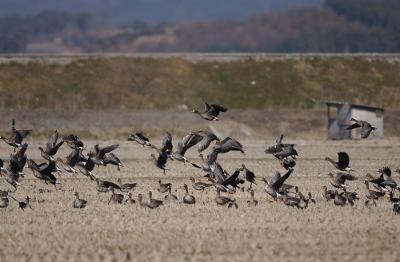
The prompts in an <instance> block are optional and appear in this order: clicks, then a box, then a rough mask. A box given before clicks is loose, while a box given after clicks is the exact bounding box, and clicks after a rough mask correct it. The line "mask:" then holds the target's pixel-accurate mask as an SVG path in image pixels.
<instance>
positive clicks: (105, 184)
mask: <svg viewBox="0 0 400 262" xmlns="http://www.w3.org/2000/svg"><path fill="white" fill-rule="evenodd" d="M95 181H96V183H97V191H98V192H101V193H105V192H108V191H109V190H110V188H114V189H117V190H121V187H120V186H119V185H117V184H115V183H113V182H110V181H106V180H100V179H98V178H95Z"/></svg>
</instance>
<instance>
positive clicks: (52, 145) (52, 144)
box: [39, 130, 64, 161]
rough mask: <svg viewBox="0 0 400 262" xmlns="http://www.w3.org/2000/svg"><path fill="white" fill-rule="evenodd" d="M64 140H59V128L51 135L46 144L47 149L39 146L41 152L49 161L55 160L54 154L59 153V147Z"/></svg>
mask: <svg viewBox="0 0 400 262" xmlns="http://www.w3.org/2000/svg"><path fill="white" fill-rule="evenodd" d="M63 143H64V141H60V142H58V132H57V130H55V131H54V133H53V134H52V135H51V136H50V138H49V140H48V141H47V144H46V149H43V147H39V150H40V153H41V155H42V157H43V158H44V159H46V160H47V161H54V156H55V154H57V151H58V149H59V148H60V147H61V146H62V144H63Z"/></svg>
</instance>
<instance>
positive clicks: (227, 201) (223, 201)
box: [215, 189, 238, 208]
mask: <svg viewBox="0 0 400 262" xmlns="http://www.w3.org/2000/svg"><path fill="white" fill-rule="evenodd" d="M215 202H216V203H217V205H220V206H228V207H229V208H230V207H233V206H234V207H236V208H238V205H237V204H236V199H231V198H229V197H224V196H221V192H220V190H219V189H217V197H216V198H215Z"/></svg>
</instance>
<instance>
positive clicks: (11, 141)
mask: <svg viewBox="0 0 400 262" xmlns="http://www.w3.org/2000/svg"><path fill="white" fill-rule="evenodd" d="M31 132H32V130H28V129H21V130H17V129H15V119H12V121H11V134H10V136H8V137H5V136H0V139H1V140H3V141H4V142H6V144H8V145H10V146H12V147H14V151H15V149H16V148H18V147H20V146H21V145H22V141H23V140H24V138H26V137H27V136H28V135H29V134H30V133H31Z"/></svg>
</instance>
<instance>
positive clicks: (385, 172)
mask: <svg viewBox="0 0 400 262" xmlns="http://www.w3.org/2000/svg"><path fill="white" fill-rule="evenodd" d="M379 173H380V174H381V175H380V176H379V177H378V178H374V177H372V175H371V174H369V173H368V174H367V178H370V180H369V181H368V182H369V183H372V184H374V187H375V188H377V189H378V190H379V191H392V190H393V189H396V188H398V187H397V183H396V181H394V179H393V178H392V170H391V169H390V168H389V167H383V168H382V169H380V170H379Z"/></svg>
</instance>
